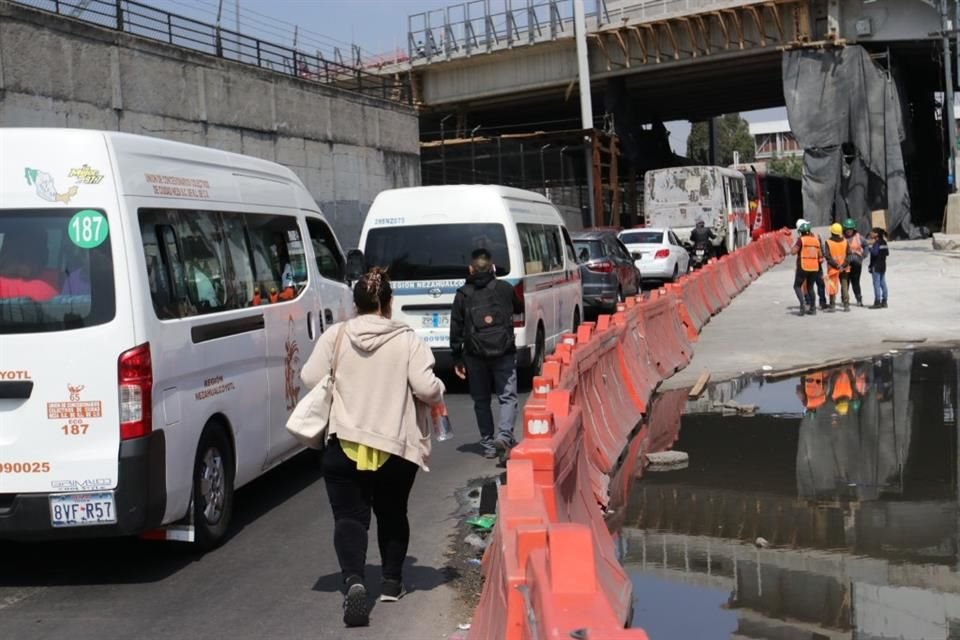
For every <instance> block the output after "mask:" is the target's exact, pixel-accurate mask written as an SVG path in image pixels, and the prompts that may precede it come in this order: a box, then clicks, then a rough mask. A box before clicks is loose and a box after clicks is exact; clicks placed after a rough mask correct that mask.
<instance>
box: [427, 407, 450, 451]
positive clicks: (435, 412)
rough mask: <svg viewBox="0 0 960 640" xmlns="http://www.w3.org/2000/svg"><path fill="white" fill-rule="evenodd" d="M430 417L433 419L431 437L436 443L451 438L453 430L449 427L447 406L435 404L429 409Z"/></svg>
mask: <svg viewBox="0 0 960 640" xmlns="http://www.w3.org/2000/svg"><path fill="white" fill-rule="evenodd" d="M430 417H431V418H432V419H433V435H434V436H436V438H437V442H443V441H444V440H449V439H450V438H452V437H453V428H452V427H451V426H450V416H448V415H447V405H445V404H443V403H442V402H441V403H440V404H435V405H433V407H432V408H431V409H430Z"/></svg>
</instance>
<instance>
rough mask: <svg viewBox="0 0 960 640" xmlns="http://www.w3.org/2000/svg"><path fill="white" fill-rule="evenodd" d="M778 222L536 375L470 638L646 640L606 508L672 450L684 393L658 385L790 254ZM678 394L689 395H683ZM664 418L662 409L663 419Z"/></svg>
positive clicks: (623, 309) (630, 306)
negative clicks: (635, 623) (719, 316)
mask: <svg viewBox="0 0 960 640" xmlns="http://www.w3.org/2000/svg"><path fill="white" fill-rule="evenodd" d="M790 243H791V236H790V233H789V232H788V231H783V232H774V233H768V234H766V235H764V236H762V237H761V238H760V239H759V240H757V241H755V242H753V243H752V244H750V245H748V246H746V247H745V248H743V249H740V250H738V251H735V252H734V253H732V254H730V255H727V256H724V257H723V258H721V259H719V260H714V261H711V262H710V263H709V264H707V265H706V266H704V268H702V269H700V270H699V271H696V272H693V273H692V274H690V275H688V276H685V277H683V278H681V279H680V280H679V282H677V283H676V284H672V285H667V286H666V287H664V288H663V289H660V290H658V291H655V292H653V293H652V294H651V296H650V297H649V298H647V299H643V298H640V297H638V298H636V299H629V300H627V302H626V303H625V304H622V305H620V307H619V308H618V311H617V313H615V314H614V315H612V316H601V317H600V318H599V319H598V320H597V322H596V323H584V324H583V325H582V326H580V327H579V329H578V330H577V333H575V334H569V335H565V336H564V337H563V340H562V344H560V345H559V346H558V347H557V349H556V351H555V353H554V354H553V355H552V356H550V357H549V358H548V359H547V361H546V363H545V364H544V367H543V375H542V376H540V377H537V378H535V379H534V388H533V393H532V394H531V397H530V399H529V400H528V402H527V404H526V406H525V407H524V410H523V428H524V438H523V440H522V442H521V443H520V444H519V445H517V447H516V448H515V449H514V450H513V452H512V454H511V457H510V460H509V461H508V462H507V482H506V484H505V485H503V486H501V487H500V493H499V504H498V517H497V525H496V527H495V529H494V532H493V536H492V540H491V544H490V545H489V546H488V548H487V551H486V554H485V555H484V558H483V572H484V576H485V583H484V588H483V593H482V594H481V598H480V603H479V605H478V606H477V610H476V612H475V614H474V619H473V624H472V627H471V630H470V634H469V636H468V637H469V639H470V640H521V639H522V640H535V639H540V638H544V639H545V638H590V639H591V640H595V639H598V638H603V639H610V640H618V639H623V640H627V639H630V640H641V639H644V638H646V637H647V635H646V633H644V632H643V631H642V630H641V629H638V628H632V629H628V628H626V627H628V626H630V624H631V618H632V610H631V607H632V591H631V586H630V580H629V578H628V577H627V574H626V572H625V571H624V569H623V567H622V566H621V564H620V562H619V561H618V558H617V556H616V551H615V545H614V539H613V536H612V535H611V533H610V528H609V526H608V525H610V524H612V523H615V522H616V521H617V518H615V517H614V518H607V516H610V515H611V514H612V512H613V511H615V510H616V509H617V508H619V507H622V506H623V504H624V503H625V501H626V493H627V491H628V489H629V485H630V482H631V479H632V478H633V477H635V476H636V475H638V474H639V473H642V470H643V464H644V456H645V455H646V454H648V453H651V452H656V451H663V450H666V449H668V448H670V447H671V446H672V445H673V443H674V442H675V440H676V438H677V435H678V433H679V428H680V421H679V415H680V412H681V407H682V403H683V402H684V400H685V394H683V393H668V394H662V395H661V396H658V397H657V399H656V400H655V401H654V402H653V406H652V407H650V406H649V405H650V401H651V398H653V393H654V391H655V390H656V388H657V387H658V385H659V384H660V383H661V382H662V381H663V380H665V379H667V378H668V377H670V376H671V375H673V374H674V373H675V372H676V371H678V370H680V369H681V368H683V367H684V366H686V365H687V363H689V361H690V358H691V356H692V354H693V347H692V345H693V343H694V342H696V340H697V336H698V335H699V333H700V330H701V329H702V328H703V326H704V325H705V324H706V323H707V322H708V321H709V320H710V317H711V316H713V315H714V314H716V313H718V312H719V311H720V310H721V309H723V308H724V307H726V306H727V305H728V304H730V301H731V300H732V299H733V298H734V297H735V296H736V295H737V294H738V293H739V292H740V291H742V290H743V289H744V288H745V287H746V286H747V285H748V284H749V283H750V282H751V281H752V280H754V279H755V278H757V277H758V276H759V275H760V274H761V273H763V272H764V271H765V270H767V269H769V268H770V267H771V266H773V265H775V264H777V263H779V262H781V261H782V260H783V259H784V257H785V256H786V255H787V253H788V252H789V248H790ZM673 405H677V406H673ZM660 416H664V417H660Z"/></svg>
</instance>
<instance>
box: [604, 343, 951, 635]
mask: <svg viewBox="0 0 960 640" xmlns="http://www.w3.org/2000/svg"><path fill="white" fill-rule="evenodd" d="M958 371H960V351H955V352H934V351H930V352H917V353H915V354H914V353H903V354H896V355H894V356H885V357H883V358H877V359H874V360H869V361H865V362H859V363H855V364H851V365H848V366H844V367H839V368H835V369H831V370H826V371H820V372H815V373H812V374H809V375H807V376H803V377H801V378H799V379H796V380H792V381H788V382H785V383H777V384H774V385H763V386H761V385H760V383H759V381H757V380H746V381H739V382H738V383H737V386H736V392H735V393H734V394H732V395H731V394H730V390H729V388H728V389H727V390H725V391H723V392H721V393H723V394H726V398H724V401H727V400H731V399H732V400H735V401H736V402H739V403H742V404H743V403H747V402H748V401H749V402H752V403H753V404H756V405H758V406H759V407H760V411H761V414H760V415H757V416H756V417H742V416H724V415H718V414H716V413H707V414H692V415H685V416H684V417H683V420H682V424H681V431H680V439H679V441H678V442H677V444H676V448H678V449H680V450H683V451H687V452H689V454H690V466H689V467H688V468H687V469H684V470H682V471H676V472H671V473H666V474H652V473H651V474H647V475H645V476H644V478H643V480H642V481H640V482H639V483H637V484H636V485H635V486H634V487H633V488H632V489H631V492H630V504H629V508H628V511H627V513H626V516H625V520H626V527H627V528H626V529H625V530H624V532H623V537H624V544H625V546H626V556H625V563H626V564H627V566H628V568H629V569H630V570H631V572H632V575H633V578H634V582H635V590H634V595H635V599H636V612H635V620H636V621H637V623H638V624H640V625H642V626H643V627H644V628H645V629H646V630H647V631H648V633H650V635H651V637H652V638H658V637H659V638H690V639H693V638H724V639H726V638H731V637H733V638H743V637H747V638H791V639H793V638H810V639H813V638H848V639H850V638H856V639H857V640H865V639H869V640H880V639H884V640H885V639H888V638H889V639H894V638H896V639H901V638H903V639H914V638H916V639H917V640H921V639H922V640H936V639H948V638H960V574H958V567H960V509H958V497H960V493H958V483H960V474H958V460H960V458H958V454H957V447H958V438H957V424H956V417H955V415H956V411H955V407H956V405H957V402H958V389H957V378H958ZM767 396H769V398H768V397H767ZM711 406H712V407H716V406H717V403H716V402H715V401H714V402H712V405H711ZM698 408H699V409H701V410H703V409H704V408H705V407H704V404H703V403H702V402H701V403H700V404H699V405H697V406H693V407H688V411H689V410H691V409H694V410H696V409H698ZM758 539H762V540H760V541H759V543H760V544H759V546H758V544H757V541H758ZM768 544H769V548H766V547H767V545H768ZM667 594H673V596H672V597H667ZM718 594H723V595H724V597H723V598H720V599H718Z"/></svg>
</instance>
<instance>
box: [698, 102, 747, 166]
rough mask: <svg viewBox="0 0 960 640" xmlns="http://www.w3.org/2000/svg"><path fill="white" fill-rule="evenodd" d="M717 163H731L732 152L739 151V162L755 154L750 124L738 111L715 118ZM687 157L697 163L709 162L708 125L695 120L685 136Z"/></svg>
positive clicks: (725, 164) (745, 160)
mask: <svg viewBox="0 0 960 640" xmlns="http://www.w3.org/2000/svg"><path fill="white" fill-rule="evenodd" d="M717 139H718V144H717V164H719V165H720V166H722V167H726V166H729V165H731V164H733V152H734V151H739V152H740V162H752V161H753V159H754V155H755V151H756V149H755V147H754V142H753V136H751V135H750V125H749V124H747V121H746V120H744V119H743V118H741V117H740V114H739V113H728V114H727V115H725V116H721V117H719V118H717ZM687 157H688V158H690V159H691V160H693V161H694V162H696V163H698V164H710V127H708V126H707V123H706V122H697V123H694V125H693V130H692V131H690V137H689V138H687Z"/></svg>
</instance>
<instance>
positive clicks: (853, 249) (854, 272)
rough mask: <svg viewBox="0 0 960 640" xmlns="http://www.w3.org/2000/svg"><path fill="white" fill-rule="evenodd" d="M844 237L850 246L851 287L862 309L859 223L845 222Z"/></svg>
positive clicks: (861, 238) (848, 219) (861, 261)
mask: <svg viewBox="0 0 960 640" xmlns="http://www.w3.org/2000/svg"><path fill="white" fill-rule="evenodd" d="M843 236H844V237H845V238H846V239H847V243H848V244H849V245H850V286H851V287H852V288H853V297H855V298H856V299H857V306H858V307H862V306H863V294H862V293H861V291H860V274H861V273H863V236H861V235H860V233H859V232H858V231H857V223H856V222H854V221H853V218H847V219H846V220H844V221H843Z"/></svg>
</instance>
